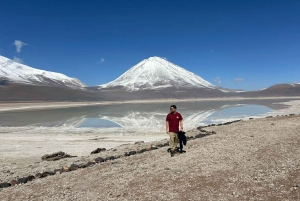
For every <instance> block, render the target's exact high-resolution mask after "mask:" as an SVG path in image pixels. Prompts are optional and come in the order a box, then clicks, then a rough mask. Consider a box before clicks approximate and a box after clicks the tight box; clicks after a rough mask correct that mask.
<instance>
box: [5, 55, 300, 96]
mask: <svg viewBox="0 0 300 201" xmlns="http://www.w3.org/2000/svg"><path fill="white" fill-rule="evenodd" d="M275 96H300V83H298V84H278V85H274V86H271V87H269V88H266V89H263V90H259V91H240V90H232V89H226V88H221V87H217V86H215V85H213V84H211V83H209V82H208V81H206V80H204V79H203V78H201V77H200V76H198V75H196V74H194V73H192V72H190V71H187V70H185V69H184V68H182V67H180V66H177V65H176V64H173V63H171V62H169V61H167V60H165V59H162V58H159V57H150V58H148V59H144V60H143V61H141V62H139V63H138V64H136V65H134V66H133V67H132V68H130V69H129V70H128V71H126V72H125V73H123V74H122V75H121V76H120V77H118V78H117V79H116V80H113V81H111V82H109V83H107V84H103V85H99V86H93V87H88V86H86V85H85V84H84V83H82V82H81V81H80V80H78V79H76V78H70V77H68V76H66V75H63V74H60V73H54V72H49V71H43V70H39V69H35V68H32V67H29V66H26V65H23V64H19V63H17V62H14V61H12V60H10V59H7V58H5V57H2V56H0V101H102V100H106V101H109V100H143V99H144V100H145V99H165V98H174V99H188V98H216V97H220V98H224V97H275Z"/></svg>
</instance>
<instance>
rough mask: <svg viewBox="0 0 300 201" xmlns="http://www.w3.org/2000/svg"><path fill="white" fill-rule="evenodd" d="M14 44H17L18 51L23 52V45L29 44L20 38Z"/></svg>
mask: <svg viewBox="0 0 300 201" xmlns="http://www.w3.org/2000/svg"><path fill="white" fill-rule="evenodd" d="M14 45H15V46H16V48H17V52H21V49H22V47H23V46H26V45H27V44H26V43H23V42H22V41H20V40H15V42H14Z"/></svg>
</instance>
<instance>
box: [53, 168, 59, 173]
mask: <svg viewBox="0 0 300 201" xmlns="http://www.w3.org/2000/svg"><path fill="white" fill-rule="evenodd" d="M53 172H54V174H58V173H59V174H60V173H61V169H55V170H54V171H53Z"/></svg>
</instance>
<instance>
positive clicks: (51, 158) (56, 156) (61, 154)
mask: <svg viewBox="0 0 300 201" xmlns="http://www.w3.org/2000/svg"><path fill="white" fill-rule="evenodd" d="M71 157H76V156H71V155H69V154H66V153H65V152H62V151H59V152H55V153H53V154H45V155H43V156H42V160H43V161H44V160H46V161H56V160H60V159H62V158H71Z"/></svg>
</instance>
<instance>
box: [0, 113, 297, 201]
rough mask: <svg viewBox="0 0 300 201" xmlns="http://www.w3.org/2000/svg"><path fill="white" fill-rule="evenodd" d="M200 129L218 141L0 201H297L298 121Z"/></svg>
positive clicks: (36, 185) (13, 191)
mask: <svg viewBox="0 0 300 201" xmlns="http://www.w3.org/2000/svg"><path fill="white" fill-rule="evenodd" d="M205 129H206V130H213V131H216V133H217V134H216V135H211V136H207V137H204V138H199V139H195V140H190V141H188V145H187V146H186V147H185V150H186V151H187V153H185V154H181V155H176V156H175V157H170V155H169V154H168V153H167V152H166V147H163V148H159V149H157V150H153V151H150V152H145V153H142V154H138V155H133V156H130V157H124V158H120V159H116V160H113V161H109V162H104V163H100V164H97V165H95V166H94V167H89V168H85V169H80V170H76V171H72V172H68V173H63V174H60V175H55V176H49V177H46V178H43V179H36V180H34V181H33V182H30V183H27V184H24V185H19V186H14V187H9V188H6V189H3V190H1V191H0V197H1V200H299V199H300V168H299V167H300V157H299V155H300V149H299V148H300V116H287V117H276V118H264V119H253V120H249V121H240V122H237V123H233V124H230V125H223V126H213V127H208V128H205ZM194 132H196V131H194Z"/></svg>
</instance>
